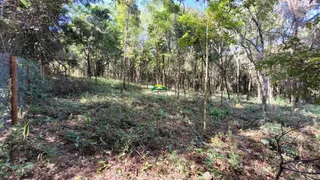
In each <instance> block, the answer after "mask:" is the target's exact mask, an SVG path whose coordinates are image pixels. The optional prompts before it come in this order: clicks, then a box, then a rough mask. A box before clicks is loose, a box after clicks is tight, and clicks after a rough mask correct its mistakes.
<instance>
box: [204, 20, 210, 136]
mask: <svg viewBox="0 0 320 180" xmlns="http://www.w3.org/2000/svg"><path fill="white" fill-rule="evenodd" d="M208 38H209V21H208V19H207V27H206V74H205V82H204V99H203V130H204V131H206V130H207V99H208V92H207V91H208V87H207V84H208V69H209V39H208Z"/></svg>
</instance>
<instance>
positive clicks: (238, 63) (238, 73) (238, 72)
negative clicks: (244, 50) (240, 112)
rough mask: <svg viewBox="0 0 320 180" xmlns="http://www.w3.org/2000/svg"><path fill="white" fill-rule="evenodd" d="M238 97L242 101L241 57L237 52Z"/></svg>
mask: <svg viewBox="0 0 320 180" xmlns="http://www.w3.org/2000/svg"><path fill="white" fill-rule="evenodd" d="M236 61H237V99H238V102H239V101H240V66H241V65H240V58H239V53H238V54H237V60H236Z"/></svg>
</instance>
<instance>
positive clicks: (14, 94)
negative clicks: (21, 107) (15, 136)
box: [10, 56, 18, 125]
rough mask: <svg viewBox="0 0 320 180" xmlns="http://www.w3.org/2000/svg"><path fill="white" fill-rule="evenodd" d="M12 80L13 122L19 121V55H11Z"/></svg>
mask: <svg viewBox="0 0 320 180" xmlns="http://www.w3.org/2000/svg"><path fill="white" fill-rule="evenodd" d="M10 82H11V123H12V125H14V124H16V123H17V122H18V87H17V82H18V80H17V57H16V56H11V57H10Z"/></svg>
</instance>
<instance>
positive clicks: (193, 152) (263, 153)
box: [0, 79, 320, 179]
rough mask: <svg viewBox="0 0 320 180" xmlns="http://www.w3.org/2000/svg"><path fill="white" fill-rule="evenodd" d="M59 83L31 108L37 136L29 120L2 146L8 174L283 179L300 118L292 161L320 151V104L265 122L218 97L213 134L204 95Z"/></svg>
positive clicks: (281, 111) (284, 111)
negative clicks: (281, 156) (280, 172)
mask: <svg viewBox="0 0 320 180" xmlns="http://www.w3.org/2000/svg"><path fill="white" fill-rule="evenodd" d="M58 82H60V81H56V80H53V81H52V87H51V90H50V91H49V92H48V96H46V97H45V98H42V99H41V100H39V101H37V102H34V103H33V104H32V105H31V106H29V107H28V113H27V114H26V115H25V116H24V117H25V121H27V122H29V126H30V132H29V135H28V136H27V137H24V136H23V125H24V124H23V123H21V124H20V125H18V126H16V127H15V128H12V129H11V132H10V133H9V135H8V137H7V138H6V141H5V142H4V143H3V145H2V146H1V148H0V161H1V163H0V169H1V174H0V177H4V178H33V179H38V178H42V177H43V176H45V177H51V176H53V175H57V176H58V177H60V176H61V177H63V176H62V174H64V173H67V172H68V173H73V176H72V177H86V176H87V175H88V174H86V173H84V172H81V171H80V169H81V167H83V166H87V167H88V168H89V167H90V169H93V170H92V171H90V173H89V174H90V177H91V178H92V179H94V177H98V176H103V177H107V174H108V173H113V172H118V174H119V176H120V175H121V176H122V177H124V179H126V178H128V179H130V178H134V177H139V178H142V179H143V178H146V177H158V176H161V177H162V178H163V179H168V178H169V179H170V178H178V179H183V178H191V179H200V178H202V177H203V176H205V175H206V176H207V175H208V174H209V175H211V176H212V177H213V178H216V179H221V178H225V179H234V178H240V179H247V178H251V179H266V178H274V177H275V172H276V171H277V168H278V165H279V164H278V159H277V154H276V149H277V144H276V142H275V140H274V137H275V136H276V135H277V134H278V133H279V132H280V131H281V125H285V128H287V129H290V128H292V127H293V126H294V125H295V124H296V122H297V121H296V119H299V120H300V121H301V122H302V123H304V124H307V123H309V126H307V128H306V129H304V130H301V131H293V132H292V133H290V134H288V135H287V136H285V137H284V138H283V139H282V141H281V143H282V144H281V145H282V148H283V149H284V152H285V153H286V155H287V156H288V158H289V159H290V158H295V157H298V156H299V157H305V156H306V154H308V155H309V156H310V157H311V156H317V152H319V151H320V149H319V147H320V136H319V134H320V133H319V130H318V129H317V128H316V127H317V125H316V124H314V122H318V121H319V116H318V108H319V107H318V106H311V105H307V106H305V107H304V108H303V109H301V110H298V111H291V108H282V106H277V107H278V108H277V109H276V111H274V112H272V113H269V114H268V119H267V120H266V121H263V119H262V117H263V116H262V111H261V106H260V105H259V104H250V103H239V104H238V105H237V106H235V107H228V106H225V107H220V102H219V100H218V99H217V100H214V101H213V102H212V104H211V105H210V107H209V109H208V127H210V128H209V129H208V131H207V132H203V131H202V121H201V119H200V117H202V110H201V101H199V96H198V95H193V96H186V97H184V96H182V97H180V98H179V99H177V97H176V96H174V95H170V94H169V93H170V92H169V93H163V94H153V93H152V92H151V91H150V90H149V89H146V88H145V87H142V86H138V85H134V84H133V85H129V86H127V90H125V91H124V93H123V94H121V93H120V92H121V91H120V88H119V87H121V82H119V81H115V80H110V81H107V80H104V79H99V80H98V84H97V85H96V84H94V82H92V81H90V80H81V79H69V80H65V81H63V82H62V83H61V82H60V83H58ZM88 84H89V85H90V86H89V87H88ZM318 150H319V151H318ZM129 160H131V161H132V163H133V164H132V165H130V164H128V163H129V162H130V161H129ZM84 161H85V162H87V165H83V162H84ZM257 162H258V163H257ZM88 164H91V165H90V166H89V165H88ZM69 166H70V167H72V169H73V172H69V171H71V170H69V168H68V167H69ZM127 166H128V168H127V169H126V168H124V169H123V168H120V169H121V170H120V169H119V167H127ZM49 169H50V170H49ZM74 169H77V170H78V171H76V170H74ZM130 169H133V170H132V171H131V170H130ZM43 172H47V174H43ZM137 172H138V173H137ZM87 173H88V172H87ZM125 174H126V176H125ZM252 174H255V175H252ZM284 176H285V177H289V176H292V177H295V178H299V177H300V176H297V175H293V174H288V173H287V174H284ZM89 179H90V178H89Z"/></svg>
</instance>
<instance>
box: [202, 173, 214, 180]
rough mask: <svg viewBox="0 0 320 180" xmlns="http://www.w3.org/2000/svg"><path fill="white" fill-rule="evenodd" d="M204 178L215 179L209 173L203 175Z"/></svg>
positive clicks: (205, 179)
mask: <svg viewBox="0 0 320 180" xmlns="http://www.w3.org/2000/svg"><path fill="white" fill-rule="evenodd" d="M202 178H203V179H204V180H211V179H213V177H212V176H211V174H210V173H209V172H205V173H203V175H202Z"/></svg>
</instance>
